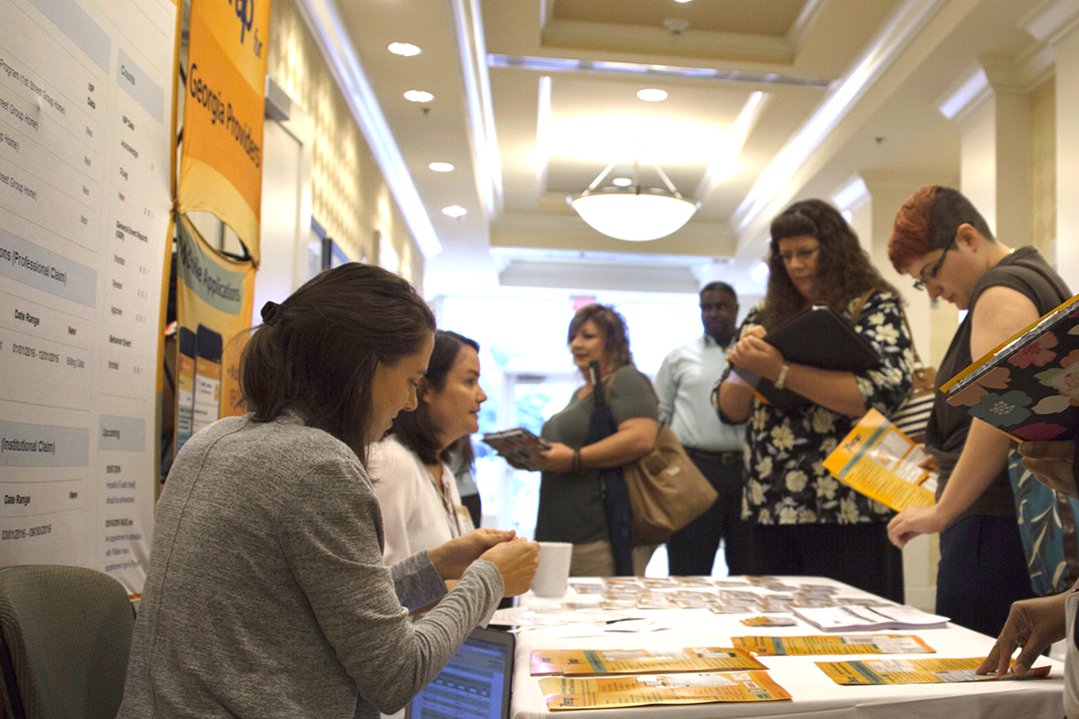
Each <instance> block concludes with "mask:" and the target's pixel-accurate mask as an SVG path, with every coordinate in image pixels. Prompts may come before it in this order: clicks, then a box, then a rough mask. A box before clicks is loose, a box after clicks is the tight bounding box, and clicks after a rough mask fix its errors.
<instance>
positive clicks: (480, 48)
mask: <svg viewBox="0 0 1079 719" xmlns="http://www.w3.org/2000/svg"><path fill="white" fill-rule="evenodd" d="M450 9H451V12H452V15H453V21H454V28H455V30H456V31H457V51H458V54H459V55H460V58H461V72H462V75H463V80H464V85H465V103H466V110H467V112H466V115H467V118H468V129H469V139H470V140H471V145H472V148H471V149H472V164H473V166H474V167H475V169H476V189H477V191H478V192H479V195H480V199H481V200H482V204H483V207H484V210H485V211H486V213H487V217H488V219H490V218H493V217H496V216H497V215H499V214H501V212H502V201H503V194H502V169H501V167H502V163H501V160H500V159H499V151H498V137H497V135H496V134H495V118H494V109H493V107H492V104H491V81H490V78H489V77H488V75H487V47H486V44H485V43H484V39H483V18H482V16H481V14H480V8H479V4H478V1H477V0H453V1H452V2H451V3H450Z"/></svg>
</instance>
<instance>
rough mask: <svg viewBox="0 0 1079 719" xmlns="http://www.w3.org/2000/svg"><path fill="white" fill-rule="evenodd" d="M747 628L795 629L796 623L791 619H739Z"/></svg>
mask: <svg viewBox="0 0 1079 719" xmlns="http://www.w3.org/2000/svg"><path fill="white" fill-rule="evenodd" d="M739 621H740V622H742V624H745V625H746V626H747V627H796V626H798V622H796V621H794V619H792V618H791V617H746V618H745V619H740V620H739Z"/></svg>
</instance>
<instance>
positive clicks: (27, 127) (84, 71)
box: [0, 0, 177, 591]
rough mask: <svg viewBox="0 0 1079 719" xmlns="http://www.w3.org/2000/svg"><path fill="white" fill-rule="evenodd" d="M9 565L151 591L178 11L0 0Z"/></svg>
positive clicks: (5, 545) (1, 428)
mask: <svg viewBox="0 0 1079 719" xmlns="http://www.w3.org/2000/svg"><path fill="white" fill-rule="evenodd" d="M0 12H2V13H3V18H4V19H3V22H0V374H2V376H3V377H4V380H5V381H4V382H3V383H0V467H2V468H3V469H2V471H0V494H2V496H3V498H4V501H3V505H2V509H0V565H10V564H21V563H49V562H51V563H62V564H79V565H83V566H87V567H91V568H94V569H98V570H101V571H105V572H108V573H110V574H112V575H113V576H115V577H116V578H117V579H119V580H120V581H121V582H123V583H124V584H125V586H127V587H128V589H129V590H130V591H141V587H142V582H143V578H144V577H145V563H146V559H147V556H148V553H149V540H150V536H149V535H150V528H151V526H152V518H153V499H154V486H153V485H154V465H155V462H156V459H155V437H154V433H155V431H156V430H155V423H156V411H157V410H156V400H155V397H156V394H155V383H156V371H157V347H158V319H159V318H158V313H159V308H160V301H161V291H162V288H161V277H162V267H163V262H164V257H165V248H166V240H167V237H166V235H167V232H168V210H169V205H170V199H169V198H170V188H169V153H170V131H171V127H170V124H171V114H172V82H173V74H174V72H175V67H174V66H175V61H174V48H175V34H176V12H177V10H176V5H175V4H174V3H173V2H171V1H169V0H139V1H138V2H135V1H134V0H0Z"/></svg>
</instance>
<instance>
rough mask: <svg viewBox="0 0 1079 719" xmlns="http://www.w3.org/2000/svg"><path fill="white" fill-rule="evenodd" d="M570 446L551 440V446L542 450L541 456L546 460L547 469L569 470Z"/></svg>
mask: <svg viewBox="0 0 1079 719" xmlns="http://www.w3.org/2000/svg"><path fill="white" fill-rule="evenodd" d="M574 454H575V452H574V450H573V448H572V447H568V446H566V445H564V444H562V443H561V442H551V448H550V449H548V450H547V451H545V452H543V458H544V459H545V460H547V469H548V470H550V471H551V472H569V471H570V470H572V469H573V455H574Z"/></svg>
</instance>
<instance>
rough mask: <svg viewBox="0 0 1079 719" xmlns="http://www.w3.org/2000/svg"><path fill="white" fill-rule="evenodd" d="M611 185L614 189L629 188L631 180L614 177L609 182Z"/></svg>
mask: <svg viewBox="0 0 1079 719" xmlns="http://www.w3.org/2000/svg"><path fill="white" fill-rule="evenodd" d="M611 184H612V185H614V186H615V187H629V186H630V185H632V184H633V180H631V179H629V178H628V177H616V178H614V179H613V180H611Z"/></svg>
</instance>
